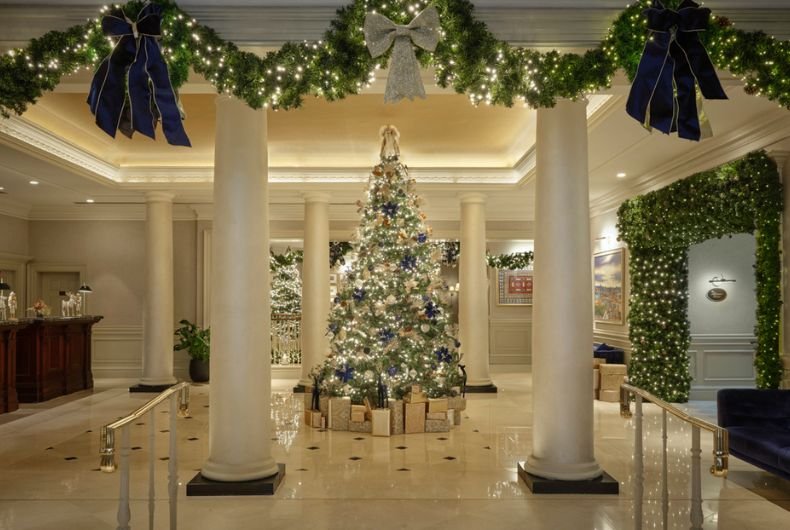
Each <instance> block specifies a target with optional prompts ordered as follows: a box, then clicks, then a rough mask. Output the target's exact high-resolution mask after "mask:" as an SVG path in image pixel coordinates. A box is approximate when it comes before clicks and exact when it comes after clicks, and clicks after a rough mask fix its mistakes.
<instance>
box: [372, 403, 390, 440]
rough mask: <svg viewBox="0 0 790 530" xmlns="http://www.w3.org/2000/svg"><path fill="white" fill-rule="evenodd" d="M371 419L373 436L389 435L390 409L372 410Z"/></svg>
mask: <svg viewBox="0 0 790 530" xmlns="http://www.w3.org/2000/svg"><path fill="white" fill-rule="evenodd" d="M371 416H372V417H373V436H389V435H390V409H374V410H372V411H371Z"/></svg>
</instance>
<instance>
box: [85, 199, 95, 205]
mask: <svg viewBox="0 0 790 530" xmlns="http://www.w3.org/2000/svg"><path fill="white" fill-rule="evenodd" d="M85 202H87V203H88V204H93V203H94V202H95V201H94V200H93V199H85Z"/></svg>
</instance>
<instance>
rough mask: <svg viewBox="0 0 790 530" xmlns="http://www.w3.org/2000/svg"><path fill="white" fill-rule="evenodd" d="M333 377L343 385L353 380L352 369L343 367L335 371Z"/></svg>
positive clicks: (347, 366)
mask: <svg viewBox="0 0 790 530" xmlns="http://www.w3.org/2000/svg"><path fill="white" fill-rule="evenodd" d="M335 375H336V376H337V377H338V378H339V379H340V380H341V381H343V382H344V383H348V382H349V381H350V380H351V379H353V378H354V368H352V367H350V366H349V365H345V366H344V367H343V369H342V370H335Z"/></svg>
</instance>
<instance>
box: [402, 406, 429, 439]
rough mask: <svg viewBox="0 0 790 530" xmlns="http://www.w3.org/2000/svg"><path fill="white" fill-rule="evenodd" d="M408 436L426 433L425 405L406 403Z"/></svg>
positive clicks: (405, 429)
mask: <svg viewBox="0 0 790 530" xmlns="http://www.w3.org/2000/svg"><path fill="white" fill-rule="evenodd" d="M405 408H406V421H405V428H404V432H405V433H406V434H412V433H418V432H425V403H406V404H405Z"/></svg>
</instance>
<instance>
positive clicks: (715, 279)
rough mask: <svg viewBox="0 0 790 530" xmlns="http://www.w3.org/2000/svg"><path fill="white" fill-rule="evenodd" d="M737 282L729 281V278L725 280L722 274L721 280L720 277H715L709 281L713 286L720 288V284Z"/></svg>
mask: <svg viewBox="0 0 790 530" xmlns="http://www.w3.org/2000/svg"><path fill="white" fill-rule="evenodd" d="M735 281H736V280H728V279H727V278H725V277H724V275H723V274H722V275H721V278H720V277H718V276H714V277H713V278H711V279H710V280H708V283H711V284H713V286H714V287H718V286H719V284H720V283H735Z"/></svg>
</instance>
